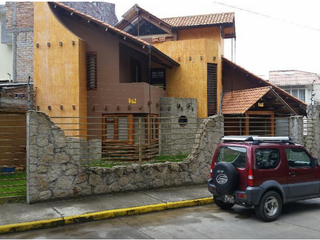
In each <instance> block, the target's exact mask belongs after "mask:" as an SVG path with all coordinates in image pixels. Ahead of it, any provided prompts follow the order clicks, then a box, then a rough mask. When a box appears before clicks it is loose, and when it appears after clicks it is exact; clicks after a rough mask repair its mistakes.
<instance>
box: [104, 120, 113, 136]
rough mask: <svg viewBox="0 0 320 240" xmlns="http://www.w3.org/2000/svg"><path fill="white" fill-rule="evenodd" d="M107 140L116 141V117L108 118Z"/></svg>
mask: <svg viewBox="0 0 320 240" xmlns="http://www.w3.org/2000/svg"><path fill="white" fill-rule="evenodd" d="M105 121H106V132H105V134H106V139H114V117H106V118H105Z"/></svg>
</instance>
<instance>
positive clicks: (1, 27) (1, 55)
mask: <svg viewBox="0 0 320 240" xmlns="http://www.w3.org/2000/svg"><path fill="white" fill-rule="evenodd" d="M5 21H6V7H5V6H4V5H0V39H1V42H0V81H11V79H12V62H13V56H12V34H8V33H7V31H6V27H5V26H6V24H5Z"/></svg>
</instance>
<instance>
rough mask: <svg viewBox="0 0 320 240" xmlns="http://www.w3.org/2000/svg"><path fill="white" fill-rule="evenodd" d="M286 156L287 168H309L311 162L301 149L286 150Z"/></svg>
mask: <svg viewBox="0 0 320 240" xmlns="http://www.w3.org/2000/svg"><path fill="white" fill-rule="evenodd" d="M286 155H287V160H288V164H289V167H292V168H297V167H311V166H312V164H311V163H312V162H311V158H310V157H309V156H308V154H307V153H306V152H305V151H304V150H303V149H301V148H287V149H286Z"/></svg>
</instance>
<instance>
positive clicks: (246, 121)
mask: <svg viewBox="0 0 320 240" xmlns="http://www.w3.org/2000/svg"><path fill="white" fill-rule="evenodd" d="M224 134H225V135H259V136H289V135H290V121H289V118H285V117H275V118H270V117H266V116H261V117H259V116H257V117H256V116H255V117H225V118H224Z"/></svg>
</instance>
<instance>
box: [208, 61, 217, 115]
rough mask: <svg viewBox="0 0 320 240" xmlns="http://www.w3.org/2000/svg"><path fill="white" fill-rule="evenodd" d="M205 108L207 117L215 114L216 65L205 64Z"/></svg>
mask: <svg viewBox="0 0 320 240" xmlns="http://www.w3.org/2000/svg"><path fill="white" fill-rule="evenodd" d="M207 98H208V99H207V107H208V116H212V115H216V114H217V64H215V63H208V64H207Z"/></svg>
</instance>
